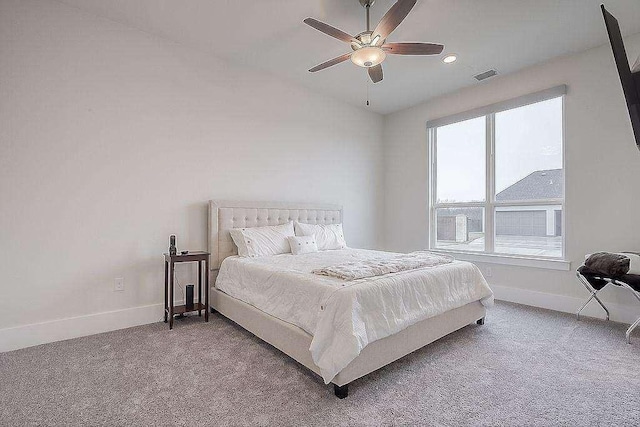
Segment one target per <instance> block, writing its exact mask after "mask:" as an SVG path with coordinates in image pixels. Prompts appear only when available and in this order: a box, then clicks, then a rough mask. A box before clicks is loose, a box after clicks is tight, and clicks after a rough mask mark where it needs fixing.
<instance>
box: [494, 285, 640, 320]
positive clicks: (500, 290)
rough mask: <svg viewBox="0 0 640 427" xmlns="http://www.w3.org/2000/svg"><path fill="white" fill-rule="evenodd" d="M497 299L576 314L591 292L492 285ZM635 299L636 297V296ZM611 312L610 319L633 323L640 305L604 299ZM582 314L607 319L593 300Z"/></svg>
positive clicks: (638, 312)
mask: <svg viewBox="0 0 640 427" xmlns="http://www.w3.org/2000/svg"><path fill="white" fill-rule="evenodd" d="M490 286H491V289H492V290H493V293H494V296H495V299H497V300H501V301H508V302H515V303H518V304H523V305H530V306H533V307H540V308H546V309H549V310H555V311H562V312H565V313H572V314H575V313H576V311H578V309H579V308H580V306H581V305H582V304H584V302H585V301H586V300H587V298H588V297H589V294H588V293H587V292H585V295H584V298H575V297H569V296H565V295H556V294H548V293H545V292H537V291H531V290H528V289H519V288H511V287H508V286H497V285H490ZM634 301H635V298H634ZM603 302H604V304H605V305H606V306H607V308H608V309H609V312H610V314H611V318H610V320H613V321H615V322H621V323H633V322H635V320H636V319H637V318H638V317H640V306H631V305H622V304H616V303H612V302H607V301H603ZM581 314H582V315H584V316H588V317H596V318H599V319H605V318H606V314H605V312H604V310H603V309H602V307H600V305H599V304H598V303H597V302H595V301H592V302H590V303H589V305H588V306H586V307H585V309H584V310H582V313H581Z"/></svg>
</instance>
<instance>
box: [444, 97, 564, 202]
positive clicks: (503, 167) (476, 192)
mask: <svg viewBox="0 0 640 427" xmlns="http://www.w3.org/2000/svg"><path fill="white" fill-rule="evenodd" d="M485 120H486V119H485V117H479V118H475V119H471V120H466V121H464V122H459V123H454V124H451V125H448V126H442V127H439V128H438V129H437V186H438V191H437V192H438V195H437V198H438V201H440V202H445V201H446V202H454V201H455V202H468V201H484V199H485V180H486V179H485V176H486V175H485V163H486V160H485V159H486V148H485V147H486V143H487V142H485V139H486V124H485V123H486V122H485ZM495 121H496V123H495V129H496V136H495V139H496V149H495V150H496V152H495V158H496V193H499V192H500V191H502V190H504V189H505V188H507V187H509V186H510V185H512V184H514V183H515V182H517V181H519V180H520V179H522V178H524V177H525V176H527V175H529V174H530V173H531V172H534V171H537V170H543V169H559V168H562V98H555V99H550V100H548V101H543V102H539V103H536V104H532V105H527V106H524V107H520V108H515V109H513V110H508V111H504V112H501V113H496V115H495Z"/></svg>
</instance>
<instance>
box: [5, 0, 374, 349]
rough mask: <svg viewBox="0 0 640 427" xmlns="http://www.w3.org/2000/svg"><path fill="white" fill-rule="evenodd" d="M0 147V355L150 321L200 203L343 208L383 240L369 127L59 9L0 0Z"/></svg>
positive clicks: (246, 75)
mask: <svg viewBox="0 0 640 427" xmlns="http://www.w3.org/2000/svg"><path fill="white" fill-rule="evenodd" d="M0 144H1V145H0V236H2V237H1V246H0V350H2V349H8V348H14V347H15V346H21V345H29V344H34V343H36V342H41V341H47V340H53V339H57V338H63V337H67V336H72V335H74V334H75V335H78V334H81V333H91V332H96V331H97V330H100V329H103V330H106V329H112V328H115V327H123V326H128V325H130V324H135V323H143V322H145V321H150V317H149V316H151V318H152V320H156V319H159V318H160V316H161V315H162V309H161V303H162V301H163V261H162V253H163V252H164V251H166V249H167V246H168V236H169V235H170V234H172V233H175V234H176V235H177V236H178V245H179V248H181V249H185V248H188V249H191V250H198V249H206V245H207V233H206V230H207V225H206V218H207V201H208V200H209V199H211V198H225V199H238V200H285V201H303V202H307V201H308V202H326V203H341V204H343V205H344V209H345V218H344V221H345V234H346V237H347V240H348V243H349V244H350V245H353V246H356V247H370V248H373V247H378V246H380V245H381V239H382V236H381V235H379V233H377V230H380V229H381V225H382V214H381V212H382V210H383V197H382V189H383V176H384V174H383V160H382V152H383V149H382V121H381V116H378V115H376V114H373V113H369V112H366V111H364V110H362V109H358V108H355V107H352V106H348V105H346V104H343V103H341V102H338V101H335V100H332V99H329V98H327V97H325V96H323V95H321V94H317V93H312V92H309V91H308V90H306V89H302V88H300V87H298V86H295V85H289V84H286V83H284V82H282V81H280V80H277V79H275V78H273V77H271V76H268V75H263V74H260V73H257V72H254V71H252V70H248V69H245V68H243V67H238V66H234V65H232V64H229V63H225V62H223V61H221V60H218V59H216V58H215V57H213V56H211V55H208V54H203V53H198V52H194V51H192V50H189V49H187V48H185V47H182V46H178V45H175V44H173V43H170V42H167V41H165V40H162V39H159V38H154V37H152V36H149V35H147V34H144V33H142V32H139V31H136V30H133V29H129V28H127V27H125V26H122V25H120V24H117V23H113V22H111V21H107V20H103V19H99V18H96V17H93V16H91V15H87V14H85V13H83V12H80V11H78V10H76V9H74V8H70V7H67V6H64V5H61V4H58V3H57V2H52V1H32V0H25V1H22V0H2V1H0ZM178 273H179V275H180V277H182V281H183V284H184V281H186V280H187V279H188V278H189V276H190V275H191V274H190V272H189V270H188V269H186V270H185V269H184V268H183V269H181V271H179V272H178ZM116 277H124V278H125V285H126V291H125V292H122V293H115V292H114V291H113V282H114V278H116ZM136 307H145V308H144V309H140V310H146V311H144V313H146V314H144V315H139V314H136V313H138V312H136V311H135V308H136ZM123 309H124V310H125V311H122V312H117V313H112V314H111V315H110V317H109V319H111V320H108V321H107V320H104V319H106V318H102V317H100V318H95V316H94V317H91V318H92V319H94V320H95V319H98V320H96V321H95V323H96V324H97V325H98V326H95V327H83V326H82V325H83V324H86V321H87V319H88V318H80V319H74V320H72V321H67V322H61V323H56V324H54V325H57V326H56V327H55V328H54V327H50V326H51V325H49V327H48V328H49V329H46V328H45V326H43V325H40V326H37V327H29V328H21V327H20V326H22V325H27V324H33V323H38V322H49V321H51V320H55V319H63V318H67V317H74V316H85V315H90V314H95V313H102V312H109V311H114V310H123ZM127 309H134V311H131V310H127ZM119 318H120V319H121V318H125V320H119V321H116V319H119ZM83 319H84V320H83ZM100 319H103V320H104V321H103V320H100ZM83 321H85V323H82V322H83ZM41 326H42V327H41ZM7 328H10V329H7ZM43 328H45V329H43ZM65 329H70V330H65ZM43 330H44V331H45V332H43ZM38 331H39V332H38ZM83 331H84V332H83ZM50 332H51V333H54V334H55V335H54V336H46V334H47V333H50ZM29 334H31V336H38V337H39V338H29V337H28V336H27V335H29ZM39 334H43V335H42V336H40V335H39ZM25 336H27V338H26V341H23V342H20V343H18V344H16V343H15V340H16V339H18V338H19V337H25ZM12 340H13V341H12ZM9 341H12V342H9ZM14 344H15V345H14Z"/></svg>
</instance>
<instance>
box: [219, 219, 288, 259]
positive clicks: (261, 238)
mask: <svg viewBox="0 0 640 427" xmlns="http://www.w3.org/2000/svg"><path fill="white" fill-rule="evenodd" d="M229 233H231V238H232V239H233V241H234V243H235V244H236V246H237V247H238V255H240V256H242V257H258V256H268V255H278V254H286V253H289V252H291V246H290V245H289V240H287V237H289V236H294V235H295V234H294V232H293V222H291V221H290V222H288V223H286V224H282V225H272V226H267V227H250V228H234V229H232V230H229Z"/></svg>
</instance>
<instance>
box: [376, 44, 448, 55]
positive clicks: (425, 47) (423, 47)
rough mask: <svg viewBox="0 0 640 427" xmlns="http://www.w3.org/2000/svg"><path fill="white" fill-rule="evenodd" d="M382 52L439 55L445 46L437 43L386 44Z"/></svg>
mask: <svg viewBox="0 0 640 427" xmlns="http://www.w3.org/2000/svg"><path fill="white" fill-rule="evenodd" d="M382 50H384V51H385V52H386V53H390V54H392V55H439V54H440V53H442V51H443V50H444V45H441V44H437V43H385V44H383V45H382Z"/></svg>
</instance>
